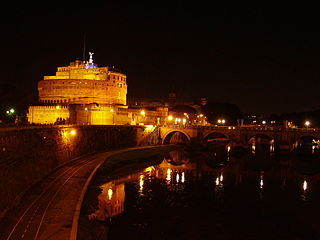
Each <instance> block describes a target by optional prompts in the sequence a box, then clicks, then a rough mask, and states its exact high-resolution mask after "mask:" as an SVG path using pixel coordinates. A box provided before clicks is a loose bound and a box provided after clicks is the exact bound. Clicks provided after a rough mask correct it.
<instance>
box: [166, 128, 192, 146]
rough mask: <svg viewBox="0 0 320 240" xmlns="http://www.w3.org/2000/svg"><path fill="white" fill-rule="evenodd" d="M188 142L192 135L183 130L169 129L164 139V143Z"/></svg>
mask: <svg viewBox="0 0 320 240" xmlns="http://www.w3.org/2000/svg"><path fill="white" fill-rule="evenodd" d="M186 142H190V136H189V135H188V134H187V133H185V132H184V131H182V130H172V131H169V132H167V133H166V134H165V135H164V137H163V140H162V144H170V143H186Z"/></svg>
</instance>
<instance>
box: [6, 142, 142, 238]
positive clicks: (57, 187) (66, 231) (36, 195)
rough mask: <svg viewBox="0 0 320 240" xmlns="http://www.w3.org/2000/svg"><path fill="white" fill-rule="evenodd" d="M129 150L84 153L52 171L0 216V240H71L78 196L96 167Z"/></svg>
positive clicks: (78, 211)
mask: <svg viewBox="0 0 320 240" xmlns="http://www.w3.org/2000/svg"><path fill="white" fill-rule="evenodd" d="M141 148H144V147H141ZM133 149H137V148H129V149H124V150H117V151H112V152H105V153H98V154H95V155H91V156H86V157H83V158H79V159H76V160H74V161H71V162H69V163H67V164H66V165H64V166H62V167H61V168H59V169H58V170H56V171H54V172H53V173H52V174H50V175H49V176H48V177H47V178H46V179H45V180H44V181H42V182H41V183H39V184H38V185H36V186H35V187H33V188H32V189H30V190H29V191H28V192H27V194H26V195H25V196H24V198H23V200H22V201H21V203H20V204H19V206H16V208H15V209H13V210H12V211H10V212H8V214H7V215H6V216H5V217H4V218H3V220H2V221H1V223H0V224H1V225H0V239H1V240H2V239H3V240H42V239H46V240H67V239H75V237H76V231H77V224H78V216H79V213H80V207H81V203H82V198H83V195H84V193H85V190H86V187H87V185H88V184H89V182H90V179H91V177H92V176H93V175H94V173H95V171H96V169H97V168H98V167H99V166H100V165H101V164H102V163H103V162H104V161H105V160H106V158H107V157H109V156H111V155H114V154H117V153H120V152H125V151H129V150H133Z"/></svg>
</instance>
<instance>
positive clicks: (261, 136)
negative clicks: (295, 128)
mask: <svg viewBox="0 0 320 240" xmlns="http://www.w3.org/2000/svg"><path fill="white" fill-rule="evenodd" d="M257 140H258V141H262V142H263V141H264V142H266V141H269V142H274V138H273V136H271V135H269V134H265V133H258V134H254V135H250V136H249V140H248V143H249V144H251V143H253V142H256V141H257Z"/></svg>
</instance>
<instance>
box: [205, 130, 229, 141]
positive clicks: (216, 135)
mask: <svg viewBox="0 0 320 240" xmlns="http://www.w3.org/2000/svg"><path fill="white" fill-rule="evenodd" d="M226 138H227V139H229V136H228V135H226V134H224V133H221V132H217V131H213V132H209V133H207V134H206V135H205V136H204V137H203V140H204V141H205V142H207V141H208V140H209V139H226Z"/></svg>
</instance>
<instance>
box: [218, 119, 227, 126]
mask: <svg viewBox="0 0 320 240" xmlns="http://www.w3.org/2000/svg"><path fill="white" fill-rule="evenodd" d="M217 122H218V124H220V125H223V124H225V123H226V120H225V119H218V121H217Z"/></svg>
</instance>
